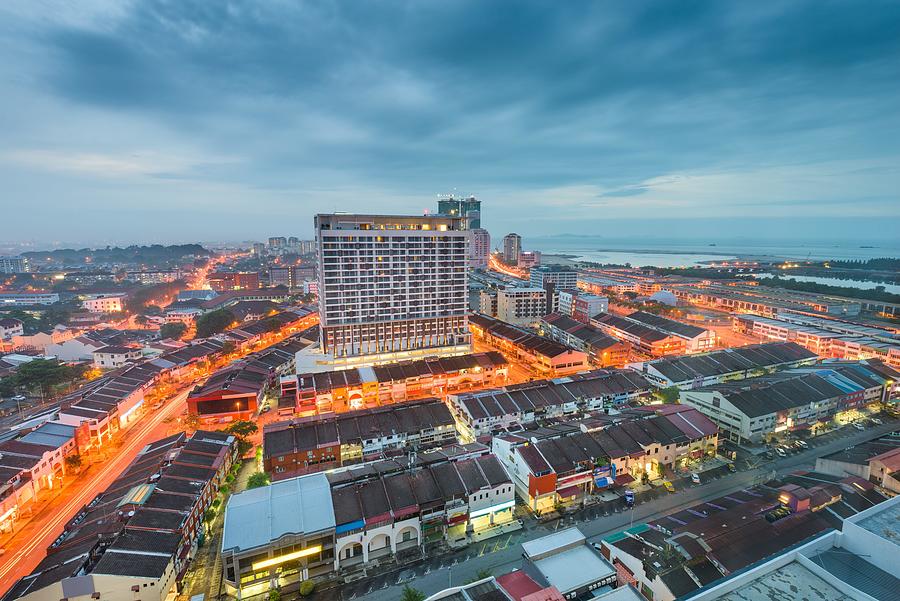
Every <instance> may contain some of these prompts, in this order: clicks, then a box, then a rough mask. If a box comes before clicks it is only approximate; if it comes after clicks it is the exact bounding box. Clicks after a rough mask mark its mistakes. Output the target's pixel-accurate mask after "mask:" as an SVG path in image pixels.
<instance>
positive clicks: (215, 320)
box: [197, 309, 236, 338]
mask: <svg viewBox="0 0 900 601" xmlns="http://www.w3.org/2000/svg"><path fill="white" fill-rule="evenodd" d="M235 321H236V319H235V317H234V313H232V312H231V311H229V310H228V309H217V310H216V311H210V312H209V313H204V314H203V315H201V316H200V317H198V318H197V338H207V337H209V336H212V335H213V334H220V333H222V332H224V331H225V330H226V329H228V326H230V325H231V324H233V323H234V322H235Z"/></svg>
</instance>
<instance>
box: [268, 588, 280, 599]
mask: <svg viewBox="0 0 900 601" xmlns="http://www.w3.org/2000/svg"><path fill="white" fill-rule="evenodd" d="M269 601H281V591H279V590H278V589H277V588H272V589H269Z"/></svg>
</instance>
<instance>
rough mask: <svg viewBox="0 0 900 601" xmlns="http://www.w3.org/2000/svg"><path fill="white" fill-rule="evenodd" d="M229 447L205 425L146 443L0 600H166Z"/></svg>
mask: <svg viewBox="0 0 900 601" xmlns="http://www.w3.org/2000/svg"><path fill="white" fill-rule="evenodd" d="M235 446H236V445H235V439H234V437H233V436H230V435H228V434H222V433H219V432H203V431H198V432H196V433H195V434H194V435H193V436H192V437H191V438H190V439H188V438H186V437H185V435H184V434H176V435H174V436H170V437H168V438H164V439H162V440H159V441H156V442H154V443H151V444H149V445H147V446H146V447H145V448H144V449H143V450H142V451H141V452H140V453H139V454H138V456H137V457H136V458H135V459H134V461H133V462H132V463H131V464H130V465H129V467H128V468H127V469H126V470H125V471H124V472H122V473H121V474H120V475H119V477H118V478H117V479H116V480H114V481H113V483H112V484H110V486H109V487H107V489H106V490H105V491H104V492H102V493H100V494H99V495H97V497H95V498H94V499H93V500H92V501H91V502H90V503H88V504H87V505H85V506H84V507H83V508H82V509H81V510H80V511H79V513H78V514H77V515H75V516H73V517H72V519H70V520H69V521H68V522H67V523H66V525H65V528H64V530H63V533H62V535H60V537H59V538H57V539H56V541H54V543H53V544H52V545H51V546H50V547H49V548H48V549H47V557H46V558H45V559H44V560H43V561H41V562H40V563H39V564H38V565H37V567H36V568H35V569H34V570H33V571H32V572H31V573H30V574H29V575H28V576H25V577H24V578H22V579H20V580H19V581H18V582H17V583H16V584H15V585H13V587H12V588H11V589H10V591H9V592H8V593H7V594H6V596H5V597H4V599H5V600H6V601H12V600H17V599H23V600H27V601H58V600H59V599H67V598H71V599H81V598H84V599H99V598H101V597H102V598H103V599H111V600H113V601H134V599H136V598H137V595H141V596H142V598H143V599H151V600H152V601H164V600H165V599H166V598H167V597H168V596H169V595H170V594H172V593H173V592H174V589H175V587H176V585H177V584H178V583H179V582H180V581H181V579H182V577H183V576H184V573H185V571H186V570H187V567H188V566H189V564H190V560H191V558H192V557H193V555H194V553H195V552H196V549H197V546H198V541H199V539H200V536H201V533H202V532H203V526H202V523H203V515H204V513H205V512H206V510H207V509H208V508H209V507H210V505H211V503H212V501H213V498H214V497H215V494H216V492H217V490H218V487H219V486H220V484H221V483H222V482H224V479H225V476H226V474H227V472H228V469H229V468H230V466H231V464H232V462H233V461H234V455H235Z"/></svg>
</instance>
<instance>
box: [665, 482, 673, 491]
mask: <svg viewBox="0 0 900 601" xmlns="http://www.w3.org/2000/svg"><path fill="white" fill-rule="evenodd" d="M663 486H664V487H665V489H666V490H667V491H669V492H675V485H674V484H672V483H671V482H669V481H668V480H663Z"/></svg>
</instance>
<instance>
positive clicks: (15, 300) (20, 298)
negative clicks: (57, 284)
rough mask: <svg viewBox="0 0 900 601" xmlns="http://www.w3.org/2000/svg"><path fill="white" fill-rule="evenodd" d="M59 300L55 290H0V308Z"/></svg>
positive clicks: (52, 302)
mask: <svg viewBox="0 0 900 601" xmlns="http://www.w3.org/2000/svg"><path fill="white" fill-rule="evenodd" d="M58 302H59V294H57V293H56V292H0V308H2V307H25V306H28V305H54V304H56V303H58Z"/></svg>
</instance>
